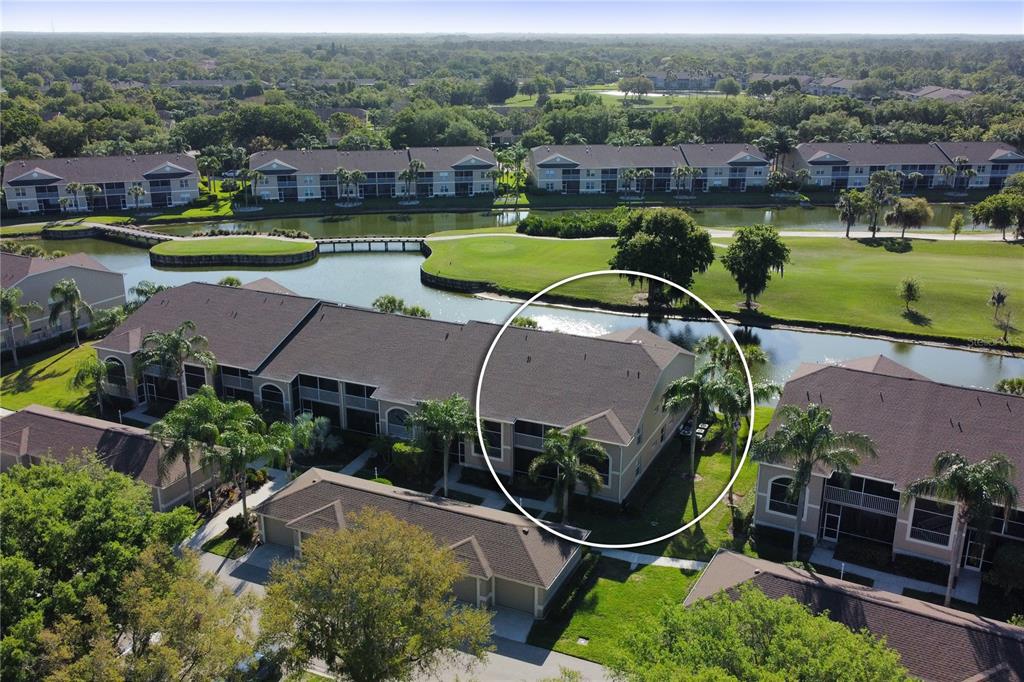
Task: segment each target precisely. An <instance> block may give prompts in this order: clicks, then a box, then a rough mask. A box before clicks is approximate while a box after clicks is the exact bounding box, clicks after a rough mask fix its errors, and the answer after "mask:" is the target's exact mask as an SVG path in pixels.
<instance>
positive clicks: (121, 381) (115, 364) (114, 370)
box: [104, 358, 128, 386]
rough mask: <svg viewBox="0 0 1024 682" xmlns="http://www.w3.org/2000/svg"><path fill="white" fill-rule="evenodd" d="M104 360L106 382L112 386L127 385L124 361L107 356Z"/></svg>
mask: <svg viewBox="0 0 1024 682" xmlns="http://www.w3.org/2000/svg"><path fill="white" fill-rule="evenodd" d="M104 362H105V363H106V365H107V383H108V384H111V385H113V386H127V385H128V375H127V373H126V372H125V369H124V363H123V362H121V361H120V360H118V359H117V358H107V359H106V360H104Z"/></svg>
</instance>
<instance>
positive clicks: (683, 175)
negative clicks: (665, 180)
mask: <svg viewBox="0 0 1024 682" xmlns="http://www.w3.org/2000/svg"><path fill="white" fill-rule="evenodd" d="M689 177H690V166H676V167H675V168H673V169H672V184H673V185H675V189H676V192H682V191H683V183H684V182H686V180H687V178H689Z"/></svg>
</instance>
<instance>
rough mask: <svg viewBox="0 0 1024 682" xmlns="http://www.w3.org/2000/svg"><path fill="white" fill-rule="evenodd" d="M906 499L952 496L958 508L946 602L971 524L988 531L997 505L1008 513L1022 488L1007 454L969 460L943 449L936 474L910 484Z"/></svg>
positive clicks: (950, 596) (947, 603) (949, 598)
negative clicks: (1017, 485) (979, 459)
mask: <svg viewBox="0 0 1024 682" xmlns="http://www.w3.org/2000/svg"><path fill="white" fill-rule="evenodd" d="M903 495H904V497H903V500H904V503H905V502H906V501H908V500H911V499H915V500H916V499H918V498H922V497H933V498H940V499H944V500H948V501H950V502H951V503H953V505H954V509H955V512H956V538H955V541H954V543H953V554H952V561H950V566H949V577H948V579H947V580H946V601H945V604H946V606H949V603H950V601H951V599H952V597H953V583H954V582H956V578H957V576H958V575H959V573H960V555H961V553H962V552H963V547H964V541H965V540H966V538H967V528H968V527H969V526H974V528H975V530H977V531H978V532H979V533H981V534H982V535H983V536H984V535H986V534H987V533H988V530H989V525H990V524H991V523H992V517H993V515H994V513H995V507H996V506H1000V507H1002V508H1003V512H1004V514H1005V515H1009V513H1010V510H1011V509H1013V508H1014V507H1016V506H1017V498H1018V495H1019V493H1018V491H1017V488H1016V486H1014V484H1013V464H1012V463H1011V462H1010V461H1009V460H1008V459H1006V457H1004V456H1003V455H992V456H991V457H989V458H988V459H984V460H981V461H980V462H968V461H967V459H966V458H965V457H964V456H963V455H961V454H958V453H956V452H943V453H940V454H939V455H938V456H937V457H936V458H935V462H934V464H933V465H932V475H931V476H928V477H926V478H921V479H918V480H916V481H914V482H913V483H911V484H910V485H908V486H907V488H906V490H904V492H903Z"/></svg>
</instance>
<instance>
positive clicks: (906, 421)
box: [754, 356, 1024, 572]
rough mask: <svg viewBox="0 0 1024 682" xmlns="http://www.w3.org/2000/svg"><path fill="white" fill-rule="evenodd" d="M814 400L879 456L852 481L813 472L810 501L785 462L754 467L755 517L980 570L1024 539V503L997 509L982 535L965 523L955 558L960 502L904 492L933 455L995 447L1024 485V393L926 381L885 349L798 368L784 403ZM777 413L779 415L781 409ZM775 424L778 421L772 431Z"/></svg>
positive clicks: (827, 539) (969, 454)
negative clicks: (795, 491)
mask: <svg viewBox="0 0 1024 682" xmlns="http://www.w3.org/2000/svg"><path fill="white" fill-rule="evenodd" d="M809 403H815V404H818V405H822V406H824V407H827V408H828V409H830V410H831V411H832V427H833V428H834V429H835V430H836V431H838V432H845V431H853V432H855V433H862V434H865V435H867V436H869V437H870V438H871V439H872V441H873V442H874V445H875V450H876V452H877V457H871V458H864V459H862V460H861V461H860V462H859V463H858V464H857V465H856V466H855V467H854V468H853V475H852V476H850V477H849V479H848V480H843V477H842V476H840V475H839V474H838V473H836V472H834V471H831V470H828V469H824V468H818V469H816V470H815V471H814V474H813V476H812V479H811V483H810V487H809V489H808V493H807V495H806V501H805V506H804V508H803V509H797V503H796V502H795V501H794V500H793V499H792V498H791V497H789V496H788V495H787V489H788V487H789V485H790V482H791V481H792V476H793V472H792V470H791V469H790V468H789V467H788V466H787V465H785V464H764V463H762V464H761V465H760V467H759V470H758V479H757V502H756V504H755V507H754V509H755V512H754V521H755V523H756V524H757V525H758V526H770V527H776V528H780V529H784V530H792V529H793V528H794V526H795V519H796V515H797V514H798V513H799V514H801V518H802V529H803V531H802V532H803V533H805V534H807V535H809V536H810V537H811V538H812V539H813V540H814V541H815V542H819V543H826V544H832V543H842V542H843V541H844V539H846V538H852V539H855V540H867V541H870V542H873V543H877V544H878V545H879V546H884V547H886V548H889V549H890V550H891V552H892V553H893V554H894V555H896V554H906V555H911V556H916V557H921V558H925V559H930V560H932V561H936V562H940V563H944V564H952V563H954V562H959V564H960V565H961V566H962V567H963V570H965V571H975V572H981V571H983V570H984V569H985V568H987V566H988V565H989V563H990V562H991V560H992V556H993V553H994V551H995V550H996V549H997V548H998V547H999V546H1000V545H1002V544H1005V543H1016V544H1021V543H1024V503H1020V504H1021V505H1022V507H1019V508H1017V509H1011V510H1009V513H1005V512H1006V510H1003V509H998V508H997V509H995V521H994V523H993V526H992V527H991V529H990V533H989V534H988V535H987V536H986V535H985V534H984V533H981V532H979V530H978V529H977V528H973V527H969V528H968V529H967V541H966V542H965V543H964V546H963V548H962V550H961V551H960V554H959V556H954V554H955V552H956V547H955V542H954V538H955V537H956V536H957V534H958V532H959V528H958V526H959V525H960V523H961V522H962V521H961V519H960V517H959V515H958V513H957V512H958V507H959V505H958V504H955V503H953V502H952V501H950V500H942V499H930V498H919V499H902V500H901V494H902V492H903V491H905V490H906V488H907V485H908V484H909V483H911V482H912V481H914V480H917V479H919V478H924V477H927V476H930V475H932V471H933V470H932V466H933V462H934V461H935V457H936V456H937V455H938V454H939V453H941V452H945V451H954V452H958V453H960V454H961V455H963V456H964V457H965V458H967V459H968V460H969V461H978V460H981V459H984V458H987V457H989V456H991V455H994V454H1002V455H1004V456H1006V457H1008V458H1009V459H1010V460H1011V461H1012V462H1013V464H1014V465H1015V472H1016V473H1015V480H1014V483H1015V485H1016V486H1017V488H1018V489H1020V490H1024V441H1022V440H1021V437H1020V436H1021V434H1022V433H1024V397H1020V396H1014V395H1008V394H1005V393H995V392H992V391H986V390H982V389H976V388H963V387H960V386H951V385H948V384H941V383H937V382H934V381H930V380H929V379H927V378H926V377H924V376H922V375H920V374H918V373H917V372H914V371H912V370H910V369H908V368H906V367H904V366H902V365H900V364H898V363H896V362H893V361H892V360H890V359H888V358H886V357H884V356H875V357H871V358H862V359H859V360H854V361H850V362H847V363H843V364H841V365H816V364H804V365H801V366H800V367H799V368H798V369H797V370H796V371H795V372H794V374H793V376H792V377H791V378H790V380H789V381H788V382H787V383H786V386H785V388H784V390H783V392H782V397H781V399H780V401H779V404H780V405H796V406H798V407H800V408H805V407H807V405H808V404H809ZM776 414H778V412H776ZM777 426H778V423H777V421H773V423H772V424H771V426H770V427H769V432H771V431H774V429H775V428H776V427H777Z"/></svg>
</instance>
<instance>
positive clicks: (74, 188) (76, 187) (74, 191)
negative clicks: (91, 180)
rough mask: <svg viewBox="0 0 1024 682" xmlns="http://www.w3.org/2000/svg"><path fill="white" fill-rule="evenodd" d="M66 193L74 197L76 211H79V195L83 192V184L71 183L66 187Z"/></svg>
mask: <svg viewBox="0 0 1024 682" xmlns="http://www.w3.org/2000/svg"><path fill="white" fill-rule="evenodd" d="M64 191H66V192H67V193H68V194H70V195H71V196H72V197H74V204H75V210H76V211H77V210H78V209H79V208H80V207H79V205H78V193H79V192H81V191H82V183H80V182H69V183H68V184H66V185H64Z"/></svg>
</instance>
